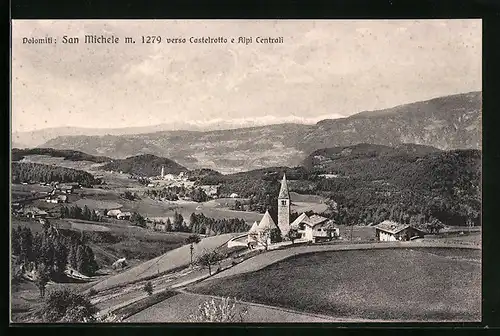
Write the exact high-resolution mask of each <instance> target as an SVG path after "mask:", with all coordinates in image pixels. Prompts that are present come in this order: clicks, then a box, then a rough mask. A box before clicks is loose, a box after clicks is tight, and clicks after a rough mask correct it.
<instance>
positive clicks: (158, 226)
mask: <svg viewBox="0 0 500 336" xmlns="http://www.w3.org/2000/svg"><path fill="white" fill-rule="evenodd" d="M154 230H155V231H161V232H165V231H167V226H166V225H165V223H163V222H159V223H155V226H154Z"/></svg>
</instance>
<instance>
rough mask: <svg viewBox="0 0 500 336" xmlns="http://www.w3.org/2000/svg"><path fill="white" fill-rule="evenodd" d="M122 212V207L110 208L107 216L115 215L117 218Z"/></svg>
mask: <svg viewBox="0 0 500 336" xmlns="http://www.w3.org/2000/svg"><path fill="white" fill-rule="evenodd" d="M121 213H122V211H121V210H120V209H114V210H109V211H108V212H107V213H106V216H108V217H115V218H116V216H118V215H119V214H121Z"/></svg>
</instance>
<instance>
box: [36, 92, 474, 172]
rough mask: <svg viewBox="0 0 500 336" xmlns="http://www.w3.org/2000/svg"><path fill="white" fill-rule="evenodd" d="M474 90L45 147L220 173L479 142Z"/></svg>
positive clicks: (74, 139)
mask: <svg viewBox="0 0 500 336" xmlns="http://www.w3.org/2000/svg"><path fill="white" fill-rule="evenodd" d="M481 100H482V97H481V92H472V93H467V94H458V95H452V96H446V97H441V98H436V99H432V100H428V101H423V102H416V103H412V104H406V105H401V106H397V107H394V108H391V109H385V110H380V111H370V112H361V113H358V114H355V115H352V116H350V117H347V118H342V119H334V120H323V121H320V122H318V123H317V124H315V125H298V124H280V125H269V126H260V127H251V128H240V129H232V130H218V131H209V132H195V131H167V132H156V133H148V134H135V135H121V136H112V135H106V136H62V137H57V138H54V139H52V140H49V141H48V142H47V143H45V144H44V145H43V146H44V147H53V148H59V149H73V150H80V151H83V152H86V153H89V154H95V155H106V156H111V157H114V158H124V157H128V156H131V155H137V154H154V155H159V156H163V157H168V158H171V159H172V160H175V161H176V162H179V163H180V164H182V165H183V166H186V167H188V168H190V169H193V168H211V169H215V170H218V171H221V172H224V173H231V172H238V171H244V170H249V169H257V168H264V167H273V166H296V165H298V164H300V163H301V162H302V160H303V159H304V158H305V157H306V156H307V155H308V154H309V153H311V152H313V151H315V150H318V149H321V148H329V147H337V146H350V145H354V144H358V143H372V144H380V145H388V146H397V145H400V144H403V143H415V144H420V145H425V146H433V147H436V148H439V149H443V150H449V149H466V148H471V149H480V148H481Z"/></svg>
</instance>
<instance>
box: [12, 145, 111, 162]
mask: <svg viewBox="0 0 500 336" xmlns="http://www.w3.org/2000/svg"><path fill="white" fill-rule="evenodd" d="M28 155H47V156H52V157H62V158H64V160H71V161H90V162H95V163H104V162H110V161H111V160H112V159H111V158H109V157H107V156H95V155H91V154H87V153H83V152H80V151H75V150H70V149H54V148H28V149H19V148H13V149H12V161H20V160H22V159H23V158H24V157H25V156H28Z"/></svg>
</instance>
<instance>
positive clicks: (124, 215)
mask: <svg viewBox="0 0 500 336" xmlns="http://www.w3.org/2000/svg"><path fill="white" fill-rule="evenodd" d="M130 217H132V214H131V213H130V212H120V213H119V214H117V215H116V218H117V219H124V220H129V219H130Z"/></svg>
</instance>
